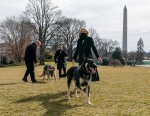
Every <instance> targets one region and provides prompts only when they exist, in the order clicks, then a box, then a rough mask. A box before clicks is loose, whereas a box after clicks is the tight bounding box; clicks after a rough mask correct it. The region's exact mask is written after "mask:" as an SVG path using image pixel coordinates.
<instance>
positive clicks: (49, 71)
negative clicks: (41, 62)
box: [39, 65, 57, 81]
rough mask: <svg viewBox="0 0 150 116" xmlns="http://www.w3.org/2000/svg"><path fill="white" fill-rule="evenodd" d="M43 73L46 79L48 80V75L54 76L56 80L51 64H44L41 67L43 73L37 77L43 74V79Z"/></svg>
mask: <svg viewBox="0 0 150 116" xmlns="http://www.w3.org/2000/svg"><path fill="white" fill-rule="evenodd" d="M45 75H47V77H48V80H49V81H50V76H51V77H54V78H55V81H56V80H57V78H56V76H55V67H54V66H51V65H45V66H44V68H43V73H42V74H41V75H39V77H42V76H43V81H44V79H45Z"/></svg>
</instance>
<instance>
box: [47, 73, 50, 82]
mask: <svg viewBox="0 0 150 116" xmlns="http://www.w3.org/2000/svg"><path fill="white" fill-rule="evenodd" d="M47 79H48V81H49V82H50V74H48V75H47Z"/></svg>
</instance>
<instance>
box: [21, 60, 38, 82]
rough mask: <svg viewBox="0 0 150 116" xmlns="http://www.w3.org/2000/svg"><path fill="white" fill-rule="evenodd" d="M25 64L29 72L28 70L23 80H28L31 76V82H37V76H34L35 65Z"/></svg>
mask: <svg viewBox="0 0 150 116" xmlns="http://www.w3.org/2000/svg"><path fill="white" fill-rule="evenodd" d="M25 64H26V67H27V70H26V72H25V74H24V77H23V79H24V80H27V76H28V75H29V74H30V77H31V81H32V82H34V81H36V80H35V74H34V63H27V62H25Z"/></svg>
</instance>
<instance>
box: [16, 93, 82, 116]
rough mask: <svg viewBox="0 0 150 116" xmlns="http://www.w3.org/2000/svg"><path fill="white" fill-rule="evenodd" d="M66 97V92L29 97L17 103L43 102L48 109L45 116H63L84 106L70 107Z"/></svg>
mask: <svg viewBox="0 0 150 116" xmlns="http://www.w3.org/2000/svg"><path fill="white" fill-rule="evenodd" d="M64 96H66V92H60V93H54V94H52V93H47V94H41V95H37V96H33V97H27V98H24V99H21V100H18V101H16V103H25V102H34V101H38V102H41V105H42V106H43V107H44V108H45V109H46V111H47V112H45V114H44V115H43V116H47V115H49V116H62V115H64V112H65V111H67V110H69V109H72V108H76V107H81V106H82V105H69V104H68V100H67V99H65V98H64Z"/></svg>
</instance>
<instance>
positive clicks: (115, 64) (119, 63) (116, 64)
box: [109, 59, 122, 67]
mask: <svg viewBox="0 0 150 116" xmlns="http://www.w3.org/2000/svg"><path fill="white" fill-rule="evenodd" d="M109 65H111V66H114V67H116V66H122V64H121V62H120V60H118V59H114V60H112V61H111V62H110V63H109Z"/></svg>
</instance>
